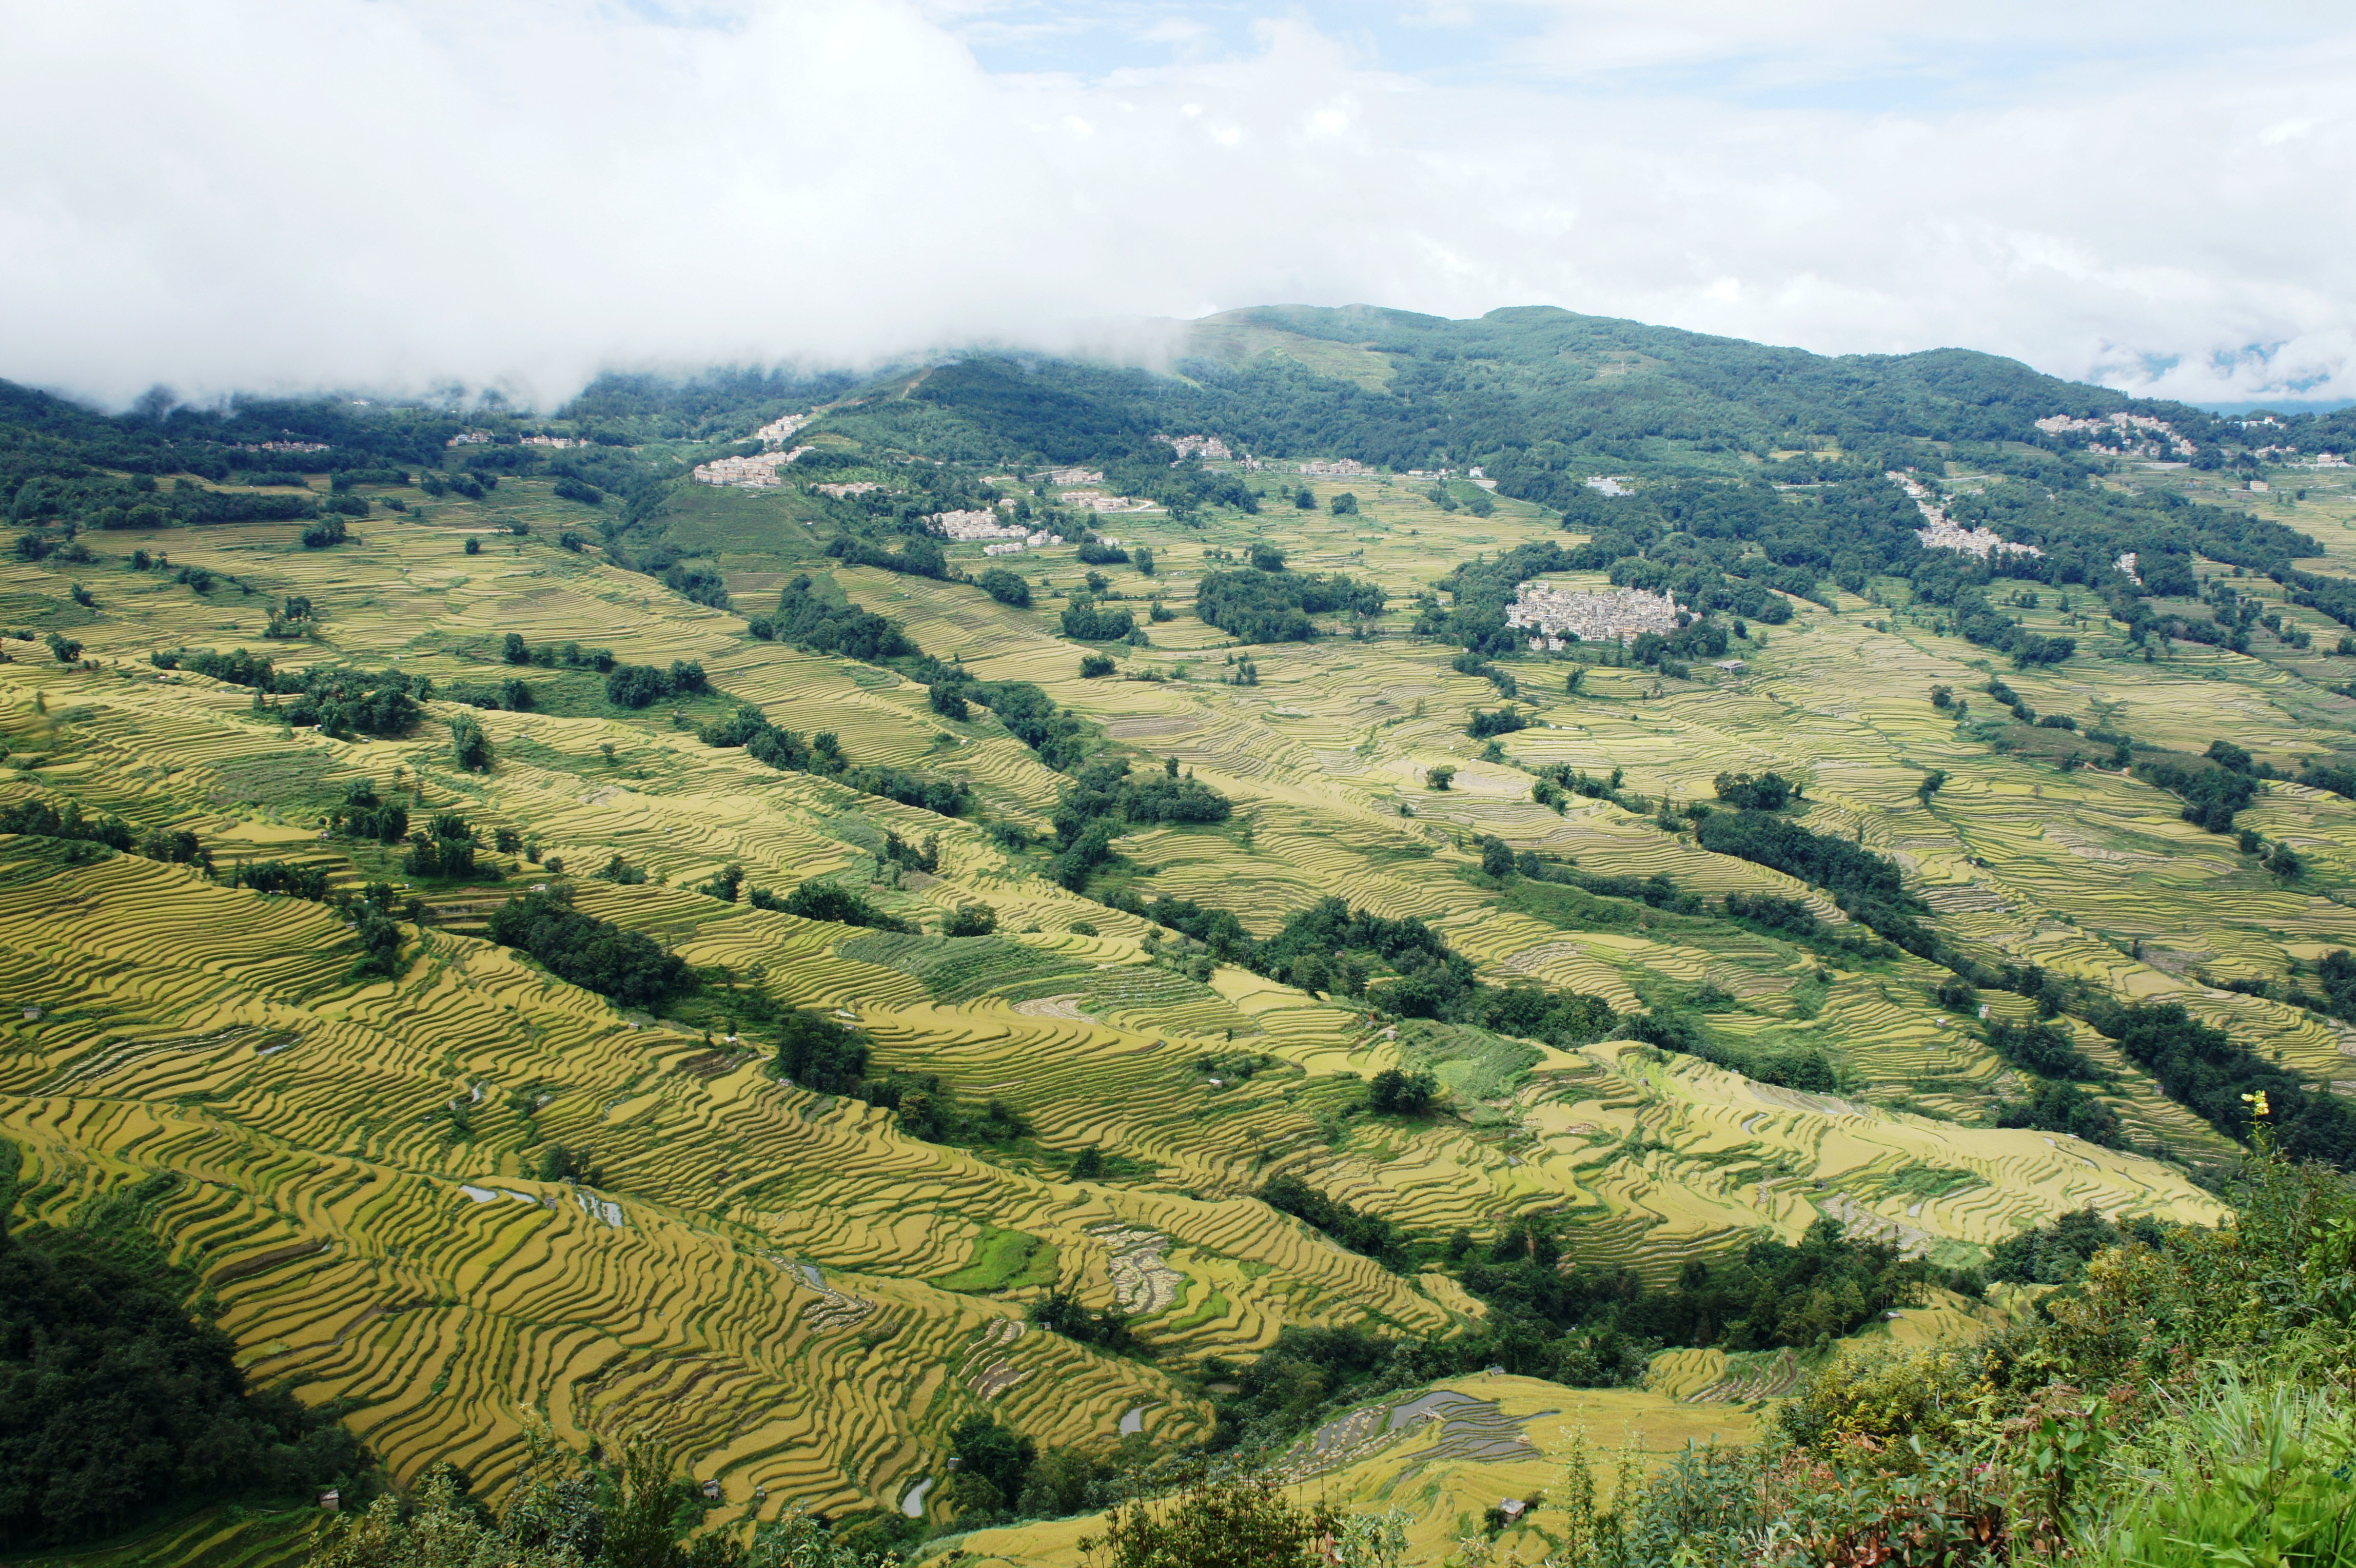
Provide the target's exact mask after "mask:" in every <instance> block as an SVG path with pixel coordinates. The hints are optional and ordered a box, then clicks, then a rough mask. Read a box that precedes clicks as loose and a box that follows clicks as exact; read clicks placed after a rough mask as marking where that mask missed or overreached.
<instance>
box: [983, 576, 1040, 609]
mask: <svg viewBox="0 0 2356 1568" xmlns="http://www.w3.org/2000/svg"><path fill="white" fill-rule="evenodd" d="M974 581H975V584H976V585H977V586H979V587H980V589H981V591H982V592H983V593H985V594H988V595H989V596H991V598H993V599H996V600H997V601H998V602H999V603H1000V604H1001V605H1012V606H1013V607H1015V608H1016V609H1018V610H1027V609H1029V608H1030V607H1031V585H1030V584H1028V583H1026V582H1024V581H1023V579H1022V578H1021V577H1019V576H1017V575H1015V574H1013V573H1012V572H1010V571H1008V570H1007V569H1006V568H1005V567H1003V566H992V567H991V568H990V570H988V571H987V572H984V573H983V574H982V575H980V577H978V578H976V579H975V580H974Z"/></svg>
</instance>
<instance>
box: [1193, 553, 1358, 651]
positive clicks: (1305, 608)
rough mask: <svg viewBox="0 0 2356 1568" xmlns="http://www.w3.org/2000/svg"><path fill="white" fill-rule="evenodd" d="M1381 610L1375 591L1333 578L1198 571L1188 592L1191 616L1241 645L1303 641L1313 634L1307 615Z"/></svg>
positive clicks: (1287, 573)
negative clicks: (1191, 596) (1191, 600)
mask: <svg viewBox="0 0 2356 1568" xmlns="http://www.w3.org/2000/svg"><path fill="white" fill-rule="evenodd" d="M1382 612H1383V591H1382V590H1381V589H1380V588H1378V587H1376V585H1374V584H1372V583H1365V582H1361V581H1359V580H1358V579H1356V578H1355V577H1345V576H1343V575H1339V574H1336V575H1333V576H1331V577H1320V576H1315V575H1304V574H1302V573H1299V572H1290V571H1285V570H1282V569H1281V568H1280V569H1278V570H1276V571H1261V570H1259V569H1258V568H1257V567H1252V568H1248V569H1246V570H1243V571H1236V572H1227V571H1214V572H1205V573H1204V574H1203V577H1202V581H1201V582H1200V583H1199V584H1198V585H1196V586H1195V589H1194V613H1195V614H1196V615H1199V616H1201V617H1202V618H1204V619H1205V621H1208V622H1209V623H1210V624H1211V625H1213V626H1215V627H1217V628H1219V629H1220V630H1221V631H1224V632H1226V634H1227V635H1228V636H1230V637H1233V638H1235V639H1237V640H1239V641H1243V642H1306V641H1308V640H1309V639H1311V638H1312V637H1315V636H1316V635H1317V624H1316V622H1315V621H1314V620H1312V617H1313V616H1322V615H1342V614H1346V615H1350V616H1354V617H1367V616H1377V615H1380V614H1382Z"/></svg>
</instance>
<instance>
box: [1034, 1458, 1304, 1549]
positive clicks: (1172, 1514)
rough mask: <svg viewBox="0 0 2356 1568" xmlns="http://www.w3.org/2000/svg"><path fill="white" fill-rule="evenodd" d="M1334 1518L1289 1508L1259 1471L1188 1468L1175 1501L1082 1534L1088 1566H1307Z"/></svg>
mask: <svg viewBox="0 0 2356 1568" xmlns="http://www.w3.org/2000/svg"><path fill="white" fill-rule="evenodd" d="M1336 1522H1337V1521H1335V1520H1331V1519H1329V1518H1327V1517H1326V1516H1325V1515H1324V1514H1323V1513H1322V1512H1321V1513H1318V1514H1314V1515H1312V1514H1311V1513H1308V1512H1306V1511H1305V1510H1303V1509H1299V1508H1296V1507H1294V1506H1293V1504H1292V1502H1291V1500H1290V1498H1287V1497H1286V1496H1285V1495H1284V1490H1283V1487H1282V1486H1281V1484H1280V1482H1279V1481H1278V1480H1277V1478H1276V1477H1274V1476H1272V1475H1269V1473H1267V1472H1265V1471H1254V1472H1250V1473H1247V1474H1230V1475H1217V1474H1215V1473H1213V1472H1212V1471H1210V1470H1208V1469H1207V1468H1206V1469H1201V1470H1197V1471H1195V1472H1194V1475H1193V1477H1191V1478H1190V1479H1189V1480H1188V1481H1187V1483H1186V1485H1185V1487H1184V1488H1183V1490H1182V1491H1181V1492H1179V1493H1178V1495H1177V1496H1176V1497H1175V1498H1165V1499H1161V1500H1158V1501H1148V1500H1146V1499H1143V1498H1140V1499H1137V1500H1135V1501H1132V1502H1130V1503H1126V1504H1124V1505H1122V1506H1121V1507H1119V1508H1117V1509H1114V1510H1113V1511H1112V1512H1111V1513H1110V1514H1108V1515H1107V1516H1106V1519H1105V1532H1104V1535H1103V1536H1102V1537H1101V1538H1097V1537H1091V1536H1083V1537H1081V1538H1080V1541H1079V1548H1080V1553H1081V1559H1082V1561H1083V1562H1085V1563H1087V1564H1088V1565H1089V1568H1311V1565H1312V1563H1315V1562H1317V1561H1318V1560H1319V1558H1318V1554H1317V1553H1315V1552H1312V1543H1313V1542H1314V1541H1316V1540H1317V1538H1318V1537H1320V1536H1322V1535H1324V1534H1326V1533H1327V1532H1329V1531H1330V1530H1332V1529H1333V1528H1334V1525H1335V1523H1336Z"/></svg>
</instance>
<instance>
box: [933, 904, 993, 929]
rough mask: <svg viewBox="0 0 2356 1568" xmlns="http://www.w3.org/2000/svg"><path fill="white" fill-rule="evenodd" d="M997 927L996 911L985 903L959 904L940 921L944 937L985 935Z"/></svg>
mask: <svg viewBox="0 0 2356 1568" xmlns="http://www.w3.org/2000/svg"><path fill="white" fill-rule="evenodd" d="M996 929H998V911H997V910H995V909H993V908H991V907H990V906H989V905H987V904H960V905H958V907H957V908H955V909H953V910H951V911H950V912H949V916H948V918H947V919H946V920H943V921H942V922H941V935H943V936H945V937H986V936H988V935H990V933H991V932H992V931H994V930H996Z"/></svg>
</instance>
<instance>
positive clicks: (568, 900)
mask: <svg viewBox="0 0 2356 1568" xmlns="http://www.w3.org/2000/svg"><path fill="white" fill-rule="evenodd" d="M489 936H490V939H491V940H493V941H495V942H498V944H499V945H500V946H502V947H510V948H517V949H519V950H522V951H524V952H527V953H529V954H530V955H531V956H532V958H534V959H535V960H537V961H539V962H540V963H541V965H543V966H544V967H546V968H547V970H548V971H549V972H551V973H552V974H554V975H555V976H556V977H557V978H558V979H560V980H565V981H570V982H571V983H573V984H575V985H578V986H583V987H584V988H586V989H588V990H591V991H594V992H596V993H598V994H599V995H601V996H610V997H612V998H613V999H614V1000H615V1001H616V1002H619V1003H622V1004H624V1005H626V1006H634V1007H644V1006H648V1005H650V1004H654V1003H658V1002H660V1001H663V1000H665V999H666V998H668V997H671V996H675V995H677V994H679V993H681V992H683V991H687V990H690V989H691V988H692V987H693V986H694V984H695V975H694V972H692V971H691V970H690V969H689V968H688V967H687V963H686V961H685V960H683V959H681V958H680V957H679V956H678V955H677V954H676V953H669V952H665V951H664V950H662V949H661V948H660V947H659V946H658V945H656V943H655V940H654V939H653V938H651V937H649V936H648V935H646V933H644V932H643V931H632V930H626V929H623V928H622V927H620V926H616V925H615V924H613V923H612V922H611V921H608V920H601V919H598V918H596V917H595V916H594V915H586V914H584V913H582V912H581V911H580V910H578V909H575V908H573V899H572V895H571V893H570V892H569V891H568V890H566V889H564V888H562V887H552V888H550V889H549V890H548V891H547V892H544V893H525V894H521V895H519V896H518V897H512V898H509V900H508V901H507V902H506V903H505V904H503V905H501V906H500V907H499V908H498V909H496V910H494V911H493V912H492V914H491V918H490V928H489Z"/></svg>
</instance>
